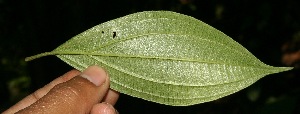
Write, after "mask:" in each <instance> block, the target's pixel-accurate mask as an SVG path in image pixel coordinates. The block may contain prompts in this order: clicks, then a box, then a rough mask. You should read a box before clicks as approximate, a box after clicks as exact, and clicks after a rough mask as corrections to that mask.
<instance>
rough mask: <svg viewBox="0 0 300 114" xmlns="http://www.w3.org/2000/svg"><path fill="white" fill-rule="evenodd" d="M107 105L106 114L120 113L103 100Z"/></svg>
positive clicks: (104, 111)
mask: <svg viewBox="0 0 300 114" xmlns="http://www.w3.org/2000/svg"><path fill="white" fill-rule="evenodd" d="M103 103H104V104H106V107H105V108H104V110H103V113H104V114H119V112H118V111H117V110H116V109H115V108H114V107H113V106H112V105H111V104H109V103H106V102H103Z"/></svg>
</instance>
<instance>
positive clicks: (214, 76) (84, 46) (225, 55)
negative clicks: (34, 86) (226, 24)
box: [26, 11, 292, 106]
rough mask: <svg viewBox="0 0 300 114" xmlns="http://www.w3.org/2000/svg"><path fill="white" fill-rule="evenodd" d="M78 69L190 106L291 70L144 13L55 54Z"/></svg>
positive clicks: (195, 26)
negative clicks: (92, 69) (100, 71)
mask: <svg viewBox="0 0 300 114" xmlns="http://www.w3.org/2000/svg"><path fill="white" fill-rule="evenodd" d="M46 55H56V56H57V57H58V58H60V59H61V60H63V61H65V62H66V63H68V64H69V65H71V66H73V67H74V68H76V69H78V70H81V71H82V70H84V69H86V68H87V67H88V66H91V65H99V66H101V67H104V68H105V69H106V70H107V71H108V73H109V75H110V81H111V85H110V87H111V88H112V89H114V90H116V91H119V92H121V93H125V94H128V95H131V96H134V97H139V98H142V99H145V100H149V101H153V102H157V103H161V104H166V105H173V106H188V105H193V104H199V103H203V102H208V101H212V100H216V99H218V98H221V97H224V96H227V95H229V94H232V93H235V92H237V91H239V90H241V89H243V88H245V87H248V86H249V85H251V84H253V83H254V82H256V81H257V80H259V79H260V78H262V77H264V76H266V75H268V74H272V73H278V72H282V71H286V70H290V69H292V68H290V67H272V66H269V65H266V64H264V63H262V62H261V61H259V60H258V59H257V58H256V57H255V56H253V55H252V54H251V53H250V52H249V51H247V49H245V48H244V47H243V46H241V45H240V44H238V43H237V42H235V41H234V40H232V39H231V38H230V37H228V36H226V35H225V34H224V33H222V32H220V31H218V30H217V29H215V28H213V27H211V26H209V25H207V24H205V23H203V22H202V21H199V20H197V19H195V18H193V17H190V16H186V15H183V14H179V13H175V12H169V11H145V12H139V13H134V14H131V15H127V16H124V17H121V18H117V19H114V20H111V21H108V22H105V23H102V24H100V25H97V26H95V27H93V28H91V29H89V30H87V31H85V32H83V33H81V34H79V35H77V36H75V37H73V38H72V39H70V40H68V41H67V42H66V43H64V44H62V45H61V46H59V47H57V48H56V49H55V50H53V51H51V52H46V53H42V54H39V55H36V56H32V57H29V58H26V60H27V61H29V60H32V59H35V58H39V57H42V56H46Z"/></svg>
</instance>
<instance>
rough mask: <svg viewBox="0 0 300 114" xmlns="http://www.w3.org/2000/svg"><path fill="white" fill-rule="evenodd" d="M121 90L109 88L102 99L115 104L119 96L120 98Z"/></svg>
mask: <svg viewBox="0 0 300 114" xmlns="http://www.w3.org/2000/svg"><path fill="white" fill-rule="evenodd" d="M119 94H120V93H119V92H117V91H115V90H112V89H109V90H108V92H107V94H106V96H105V97H104V99H103V100H102V101H103V102H106V103H109V104H111V105H115V104H116V102H117V100H118V98H119Z"/></svg>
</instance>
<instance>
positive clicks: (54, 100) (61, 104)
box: [21, 66, 109, 114]
mask: <svg viewBox="0 0 300 114" xmlns="http://www.w3.org/2000/svg"><path fill="white" fill-rule="evenodd" d="M108 88H109V78H108V76H107V74H106V73H105V71H104V70H103V69H101V68H99V67H97V66H91V67H89V68H87V69H86V70H85V71H83V73H82V74H81V76H76V77H74V78H72V79H71V80H69V81H67V82H65V83H61V84H58V85H56V86H54V87H53V89H51V90H50V91H49V93H47V94H46V95H45V96H44V97H42V98H41V99H39V100H38V101H37V102H35V103H34V104H32V105H31V106H29V107H27V108H25V109H24V110H21V111H22V112H24V113H32V112H34V113H46V114H47V113H51V114H52V113H61V114H64V113H80V114H83V113H89V112H90V110H91V108H92V106H93V105H94V104H96V103H98V102H99V101H101V100H102V99H103V97H104V96H105V94H106V93H107V91H108Z"/></svg>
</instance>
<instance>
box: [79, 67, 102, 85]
mask: <svg viewBox="0 0 300 114" xmlns="http://www.w3.org/2000/svg"><path fill="white" fill-rule="evenodd" d="M80 76H82V77H84V78H86V79H87V80H89V81H90V82H92V83H93V84H95V85H96V86H99V85H101V84H103V83H104V82H105V81H106V78H107V74H106V72H105V71H104V69H102V68H100V67H98V66H90V67H88V68H87V69H85V70H84V71H83V72H82V74H81V75H80Z"/></svg>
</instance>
